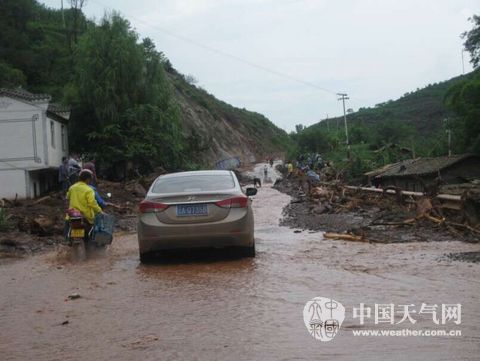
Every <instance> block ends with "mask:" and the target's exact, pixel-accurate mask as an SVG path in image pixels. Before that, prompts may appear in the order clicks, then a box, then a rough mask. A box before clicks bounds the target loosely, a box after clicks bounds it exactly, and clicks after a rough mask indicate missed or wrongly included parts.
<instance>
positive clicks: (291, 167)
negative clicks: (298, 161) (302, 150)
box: [287, 162, 293, 178]
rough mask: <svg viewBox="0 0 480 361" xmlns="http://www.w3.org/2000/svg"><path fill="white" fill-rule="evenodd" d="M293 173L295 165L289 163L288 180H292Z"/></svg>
mask: <svg viewBox="0 0 480 361" xmlns="http://www.w3.org/2000/svg"><path fill="white" fill-rule="evenodd" d="M292 173H293V164H292V162H288V164H287V178H290V177H291V176H292Z"/></svg>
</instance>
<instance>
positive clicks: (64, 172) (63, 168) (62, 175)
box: [58, 157, 70, 194]
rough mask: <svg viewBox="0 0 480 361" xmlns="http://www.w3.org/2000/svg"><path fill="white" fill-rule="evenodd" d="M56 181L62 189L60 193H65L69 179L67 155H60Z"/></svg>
mask: <svg viewBox="0 0 480 361" xmlns="http://www.w3.org/2000/svg"><path fill="white" fill-rule="evenodd" d="M58 183H60V187H61V189H62V193H63V194H66V193H67V191H68V187H69V186H70V181H69V178H68V159H67V157H62V164H60V166H59V167H58Z"/></svg>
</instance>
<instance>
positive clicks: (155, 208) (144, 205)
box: [139, 201, 168, 213]
mask: <svg viewBox="0 0 480 361" xmlns="http://www.w3.org/2000/svg"><path fill="white" fill-rule="evenodd" d="M167 208H168V205H166V204H163V203H156V202H150V201H141V202H140V206H139V210H140V213H158V212H163V211H164V210H165V209H167Z"/></svg>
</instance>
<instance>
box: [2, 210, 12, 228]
mask: <svg viewBox="0 0 480 361" xmlns="http://www.w3.org/2000/svg"><path fill="white" fill-rule="evenodd" d="M10 228H11V224H10V221H9V220H8V216H7V211H6V210H5V208H1V207H0V232H6V231H8V230H9V229H10Z"/></svg>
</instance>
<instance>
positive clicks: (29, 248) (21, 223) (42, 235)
mask: <svg viewBox="0 0 480 361" xmlns="http://www.w3.org/2000/svg"><path fill="white" fill-rule="evenodd" d="M162 173H165V170H163V169H160V168H159V169H156V170H155V172H154V173H152V174H150V175H148V176H146V177H143V178H139V179H137V180H132V181H128V182H110V181H106V180H98V185H97V186H98V187H97V189H98V190H99V192H100V194H101V195H102V197H103V198H104V199H105V201H107V202H109V203H110V205H109V206H107V208H106V209H105V211H106V213H109V214H112V215H113V216H115V218H116V220H117V223H116V229H117V230H118V231H126V232H132V231H135V230H136V223H137V206H138V203H139V202H140V201H141V200H142V199H143V198H144V197H145V195H146V193H147V192H146V189H148V187H149V186H150V184H151V183H149V182H153V181H154V180H155V179H156V178H157V177H158V175H160V174H162ZM107 193H111V198H108V197H106V196H105V195H106V194H107ZM0 208H1V209H2V210H3V212H5V214H6V220H7V221H8V227H5V229H0V257H18V256H23V255H25V254H30V253H34V252H38V251H41V250H44V249H48V248H51V247H52V246H53V245H55V244H59V243H62V242H63V240H64V237H63V231H64V222H65V221H64V210H65V208H66V201H65V198H64V195H63V194H62V193H61V192H51V193H49V194H47V195H45V196H42V197H40V198H38V199H33V200H32V199H30V200H21V201H19V200H18V199H14V200H7V199H3V200H1V201H0Z"/></svg>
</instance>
